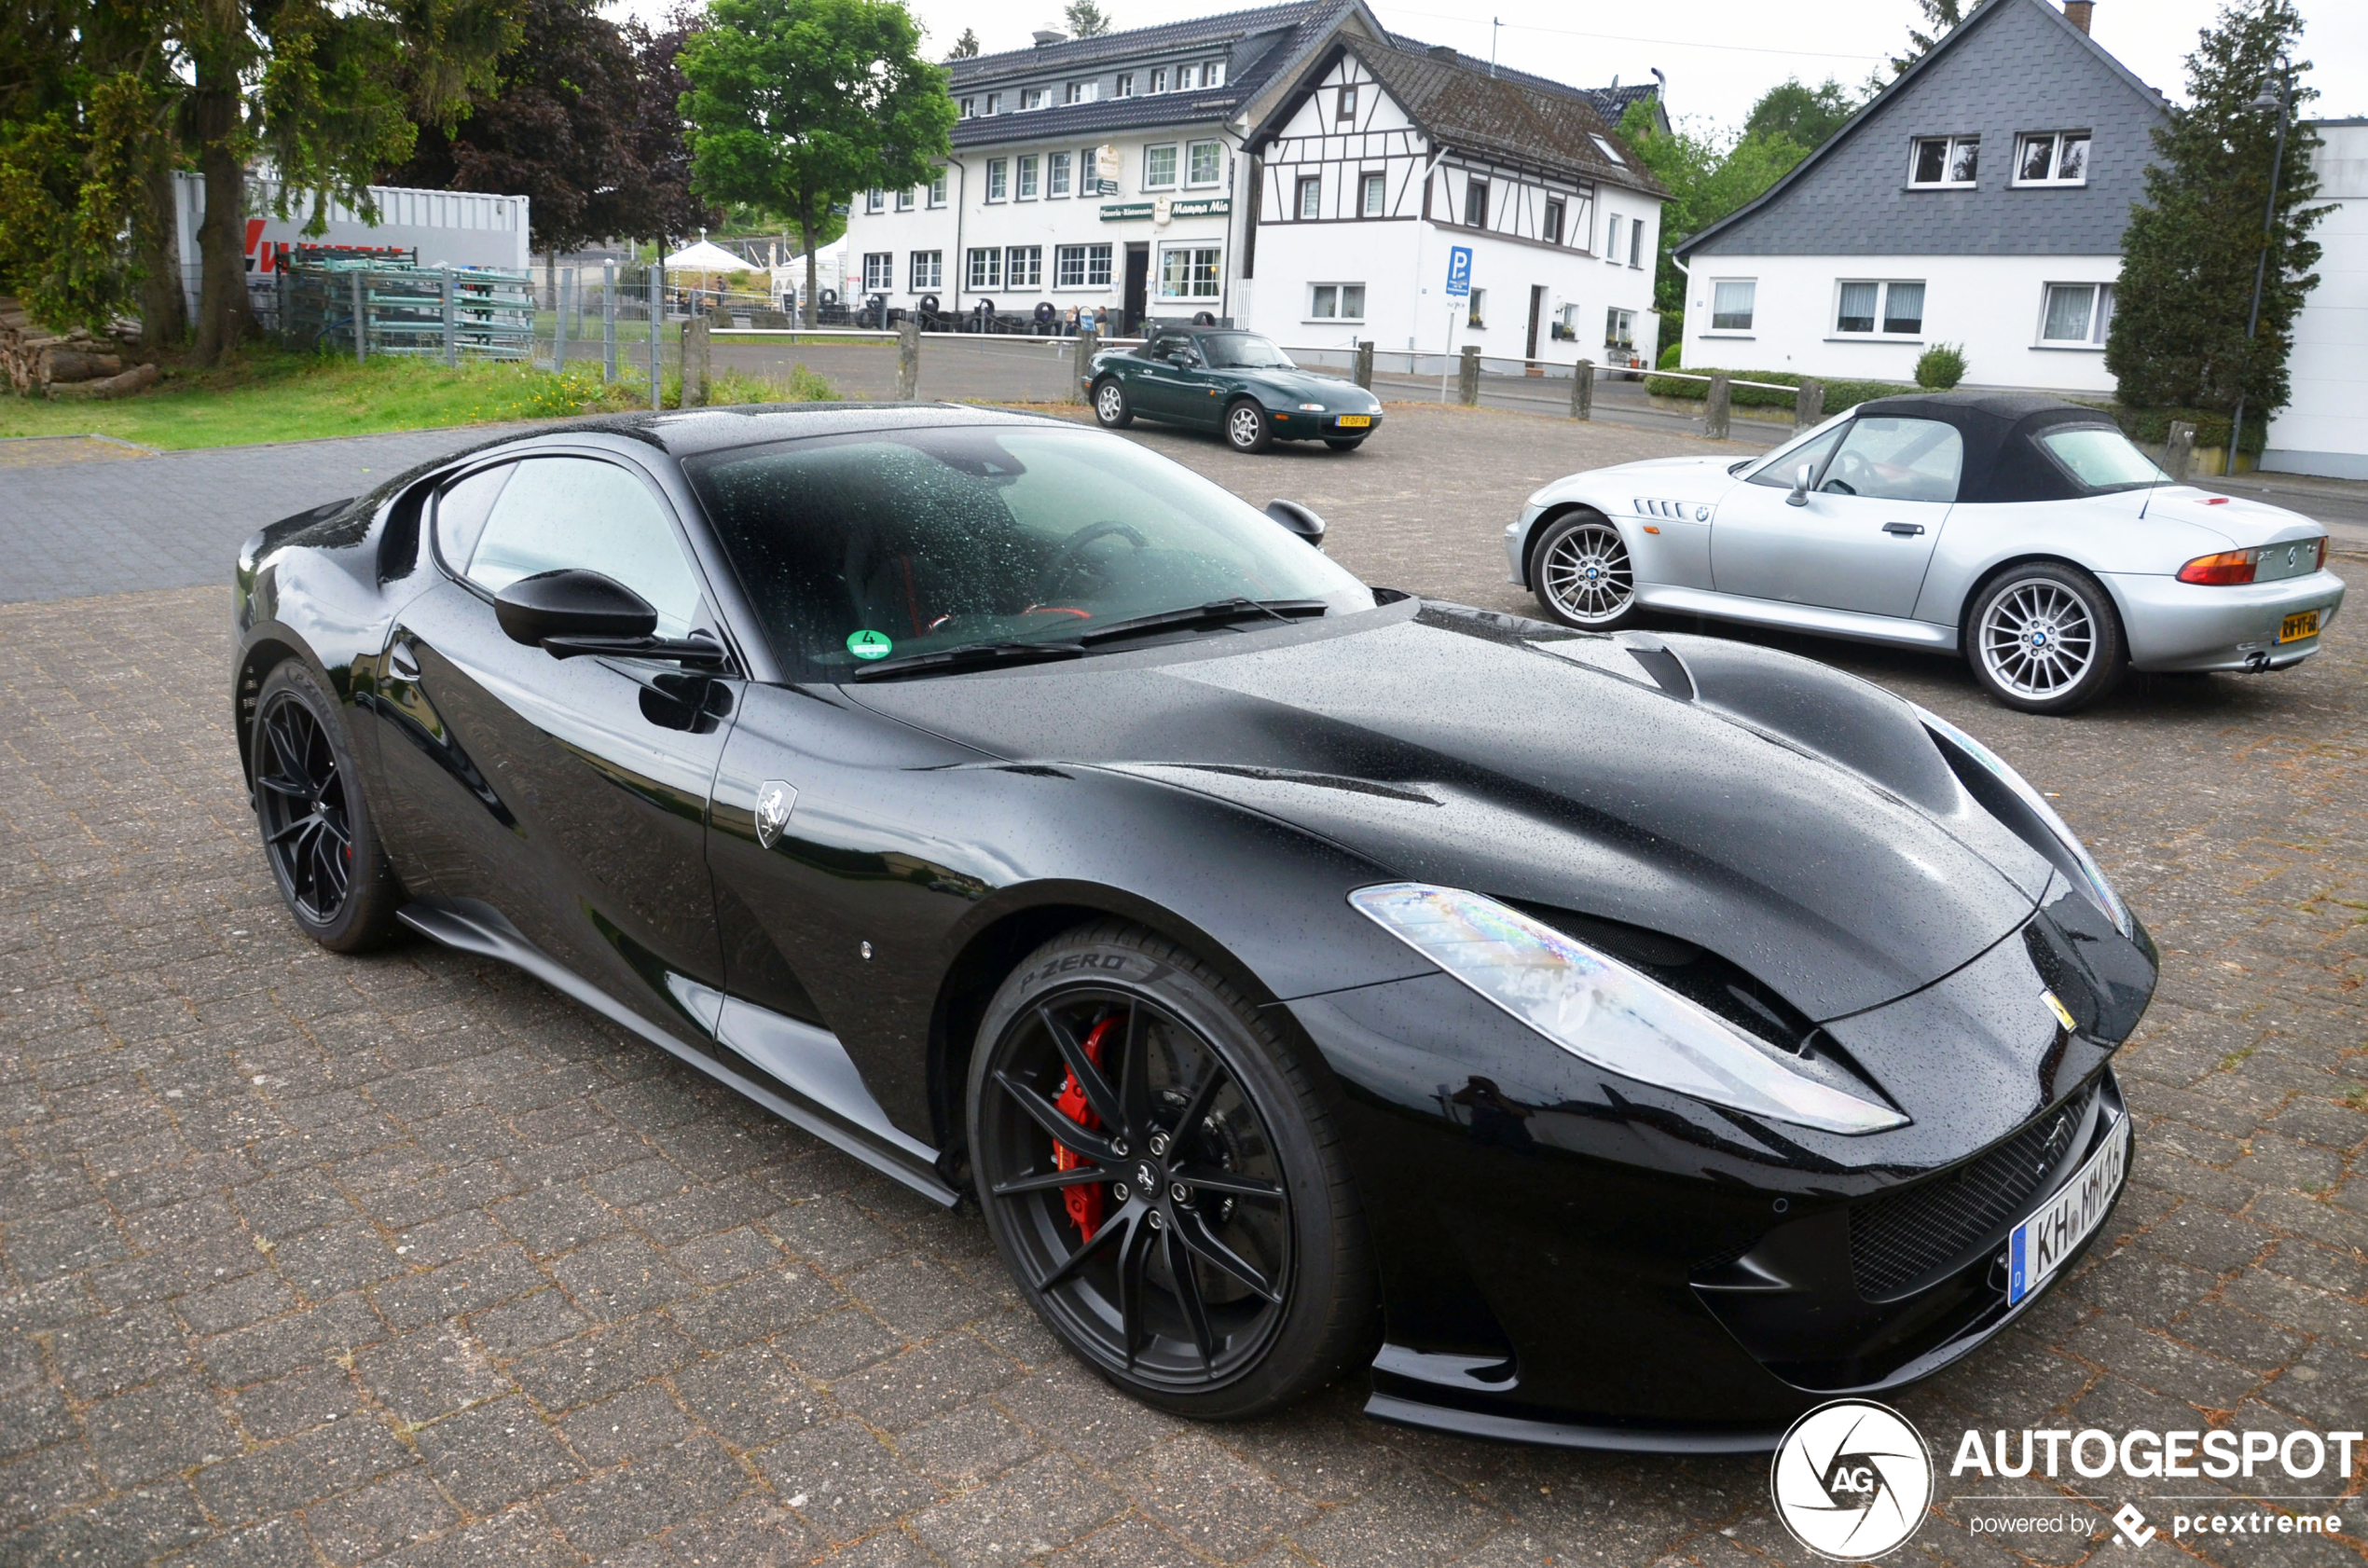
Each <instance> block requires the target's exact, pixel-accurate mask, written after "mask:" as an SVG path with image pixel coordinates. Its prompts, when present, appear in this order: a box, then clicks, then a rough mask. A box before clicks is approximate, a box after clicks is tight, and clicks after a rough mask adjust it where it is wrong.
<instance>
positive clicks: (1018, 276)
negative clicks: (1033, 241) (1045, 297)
mask: <svg viewBox="0 0 2368 1568" xmlns="http://www.w3.org/2000/svg"><path fill="white" fill-rule="evenodd" d="M1023 272H1025V274H1026V275H1025V276H1023V275H1022V274H1023ZM1003 286H1004V287H1005V288H1007V289H1039V288H1042V287H1043V286H1044V247H1043V246H1041V245H1006V246H1005V247H1004V248H1003Z"/></svg>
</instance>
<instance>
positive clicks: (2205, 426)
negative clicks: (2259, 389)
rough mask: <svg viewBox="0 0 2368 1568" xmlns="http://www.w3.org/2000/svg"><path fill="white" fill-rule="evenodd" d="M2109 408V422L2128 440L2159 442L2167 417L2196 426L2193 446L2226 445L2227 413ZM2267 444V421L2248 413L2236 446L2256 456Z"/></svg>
mask: <svg viewBox="0 0 2368 1568" xmlns="http://www.w3.org/2000/svg"><path fill="white" fill-rule="evenodd" d="M2112 412H2113V422H2114V423H2115V424H2118V425H2120V426H2121V430H2122V433H2123V434H2124V435H2127V436H2128V437H2129V438H2130V439H2131V440H2132V441H2139V442H2144V443H2146V444H2147V445H2149V446H2160V445H2161V444H2162V443H2163V442H2166V441H2168V440H2169V439H2170V424H2171V421H2172V420H2186V421H2187V422H2188V423H2189V424H2191V425H2194V426H2195V427H2196V446H2198V447H2226V446H2227V445H2228V416H2227V415H2226V414H2216V413H2212V412H2210V411H2209V410H2206V409H2202V408H2120V407H2116V408H2114V409H2113V410H2112ZM2268 445H2269V421H2268V420H2265V419H2260V418H2257V417H2252V416H2248V417H2247V419H2246V420H2245V437H2244V440H2243V442H2242V443H2241V444H2240V445H2239V447H2238V448H2237V449H2238V450H2240V451H2245V452H2251V454H2252V455H2253V456H2255V457H2259V456H2260V455H2261V453H2262V450H2263V448H2264V447H2267V446H2268Z"/></svg>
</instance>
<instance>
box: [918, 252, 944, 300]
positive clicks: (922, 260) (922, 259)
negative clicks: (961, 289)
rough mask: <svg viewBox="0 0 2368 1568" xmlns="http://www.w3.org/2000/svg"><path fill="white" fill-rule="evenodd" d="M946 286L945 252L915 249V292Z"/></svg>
mask: <svg viewBox="0 0 2368 1568" xmlns="http://www.w3.org/2000/svg"><path fill="white" fill-rule="evenodd" d="M944 286H945V253H944V252H943V251H915V252H914V253H913V292H914V293H915V294H919V293H921V292H922V291H923V290H925V289H942V288H943V287H944Z"/></svg>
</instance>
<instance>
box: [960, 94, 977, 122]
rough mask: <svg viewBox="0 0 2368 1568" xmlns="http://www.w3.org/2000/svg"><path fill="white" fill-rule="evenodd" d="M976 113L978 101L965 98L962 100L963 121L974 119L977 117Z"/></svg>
mask: <svg viewBox="0 0 2368 1568" xmlns="http://www.w3.org/2000/svg"><path fill="white" fill-rule="evenodd" d="M978 112H979V101H978V100H977V99H975V98H965V99H963V100H962V117H963V118H964V119H976V118H977V117H978Z"/></svg>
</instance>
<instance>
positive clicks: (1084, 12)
mask: <svg viewBox="0 0 2368 1568" xmlns="http://www.w3.org/2000/svg"><path fill="white" fill-rule="evenodd" d="M1061 15H1062V16H1063V17H1064V18H1066V19H1067V21H1068V24H1069V32H1070V34H1072V35H1073V36H1075V37H1079V38H1098V37H1100V36H1101V35H1102V34H1105V33H1108V31H1109V30H1110V17H1109V13H1108V11H1105V10H1104V9H1102V7H1099V6H1097V5H1095V3H1094V0H1069V3H1068V5H1067V7H1066V8H1064V9H1063V10H1062V12H1061Z"/></svg>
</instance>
